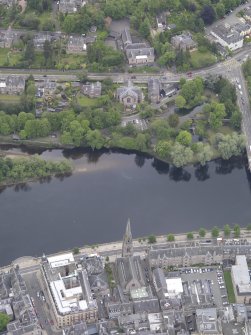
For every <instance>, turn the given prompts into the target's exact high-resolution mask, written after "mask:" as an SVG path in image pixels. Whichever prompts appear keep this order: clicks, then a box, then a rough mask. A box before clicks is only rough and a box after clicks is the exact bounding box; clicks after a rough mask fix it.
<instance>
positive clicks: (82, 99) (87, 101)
mask: <svg viewBox="0 0 251 335" xmlns="http://www.w3.org/2000/svg"><path fill="white" fill-rule="evenodd" d="M78 103H79V104H80V106H83V107H95V106H96V105H97V100H96V99H91V98H88V97H86V96H85V95H78Z"/></svg>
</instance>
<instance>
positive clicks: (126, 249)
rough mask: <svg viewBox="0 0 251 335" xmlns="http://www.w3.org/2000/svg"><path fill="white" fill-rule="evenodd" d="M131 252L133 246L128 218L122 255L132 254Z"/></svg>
mask: <svg viewBox="0 0 251 335" xmlns="http://www.w3.org/2000/svg"><path fill="white" fill-rule="evenodd" d="M132 254H133V246H132V233H131V223H130V219H128V221H127V225H126V231H125V235H124V238H123V245H122V257H128V256H132Z"/></svg>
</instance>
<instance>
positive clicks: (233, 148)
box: [216, 133, 245, 159]
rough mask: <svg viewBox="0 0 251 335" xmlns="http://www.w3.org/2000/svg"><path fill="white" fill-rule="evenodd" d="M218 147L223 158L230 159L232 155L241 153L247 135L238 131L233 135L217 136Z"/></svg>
mask: <svg viewBox="0 0 251 335" xmlns="http://www.w3.org/2000/svg"><path fill="white" fill-rule="evenodd" d="M216 142H217V149H218V150H219V153H220V155H221V157H222V158H223V159H229V158H230V157H232V156H238V155H240V154H241V153H242V152H243V150H244V148H245V137H244V136H243V135H242V134H240V135H238V134H237V133H233V134H232V135H226V136H224V135H221V134H218V135H217V136H216Z"/></svg>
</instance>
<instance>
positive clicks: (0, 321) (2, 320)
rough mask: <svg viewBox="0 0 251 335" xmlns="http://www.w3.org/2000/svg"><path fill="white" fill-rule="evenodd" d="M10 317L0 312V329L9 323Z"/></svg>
mask: <svg viewBox="0 0 251 335" xmlns="http://www.w3.org/2000/svg"><path fill="white" fill-rule="evenodd" d="M9 321H10V318H9V317H8V315H7V314H5V313H0V331H2V330H4V329H5V328H6V326H7V324H8V323H9Z"/></svg>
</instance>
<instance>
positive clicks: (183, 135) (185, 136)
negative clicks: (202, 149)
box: [176, 130, 192, 146]
mask: <svg viewBox="0 0 251 335" xmlns="http://www.w3.org/2000/svg"><path fill="white" fill-rule="evenodd" d="M176 141H177V142H179V143H180V144H182V145H184V146H189V145H190V144H191V142H192V135H191V133H189V132H188V131H187V130H181V131H180V132H179V134H178V136H177V137H176Z"/></svg>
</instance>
